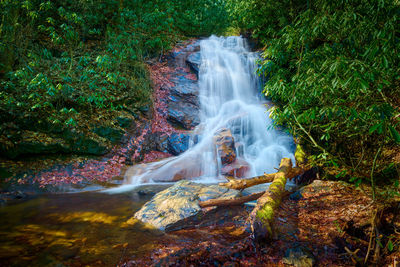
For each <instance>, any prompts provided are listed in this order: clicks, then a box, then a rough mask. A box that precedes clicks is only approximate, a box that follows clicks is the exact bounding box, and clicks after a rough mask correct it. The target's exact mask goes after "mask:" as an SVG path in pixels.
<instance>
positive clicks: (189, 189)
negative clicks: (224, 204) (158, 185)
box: [134, 180, 239, 231]
mask: <svg viewBox="0 0 400 267" xmlns="http://www.w3.org/2000/svg"><path fill="white" fill-rule="evenodd" d="M238 195H239V191H237V190H232V189H228V188H225V187H221V186H218V185H208V186H207V185H203V184H198V183H194V182H189V181H185V180H184V181H180V182H177V183H176V184H175V185H173V186H171V187H170V188H167V189H166V190H164V191H161V192H159V193H157V194H156V195H155V196H154V197H153V198H152V199H151V200H150V201H149V202H147V203H146V204H145V205H144V206H143V207H142V208H141V209H140V210H139V211H138V212H136V213H135V215H134V217H135V218H136V219H139V220H141V221H143V222H145V223H149V224H151V225H153V226H154V227H156V228H158V229H160V230H165V231H172V230H179V229H182V228H185V226H188V225H190V221H192V220H193V221H198V220H199V218H200V217H201V216H202V212H201V210H202V209H201V208H200V206H199V201H205V200H208V199H215V198H220V199H222V198H223V199H230V198H234V197H237V196H238ZM182 221H185V224H182Z"/></svg>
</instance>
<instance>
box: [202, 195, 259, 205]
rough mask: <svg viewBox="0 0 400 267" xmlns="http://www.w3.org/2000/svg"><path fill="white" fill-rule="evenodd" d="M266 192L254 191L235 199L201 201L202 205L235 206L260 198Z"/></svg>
mask: <svg viewBox="0 0 400 267" xmlns="http://www.w3.org/2000/svg"><path fill="white" fill-rule="evenodd" d="M263 194H264V192H259V193H254V194H251V195H248V196H244V197H238V198H234V199H210V200H206V201H201V202H199V205H200V207H202V208H206V207H213V206H235V205H241V204H243V203H246V202H249V201H253V200H256V199H258V198H260V197H261V196H262V195H263Z"/></svg>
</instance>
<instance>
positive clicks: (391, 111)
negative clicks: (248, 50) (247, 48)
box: [233, 0, 400, 182]
mask: <svg viewBox="0 0 400 267" xmlns="http://www.w3.org/2000/svg"><path fill="white" fill-rule="evenodd" d="M234 7H235V8H236V9H233V10H234V11H235V10H236V13H234V14H236V19H237V20H238V22H237V23H238V24H240V23H242V24H245V27H244V29H246V30H250V31H252V33H253V34H254V35H253V36H255V37H258V38H259V40H260V41H261V42H262V43H263V44H264V45H265V48H264V52H263V58H264V60H263V61H262V64H261V67H260V69H259V71H260V74H263V75H265V77H266V84H265V89H264V93H265V94H266V95H267V96H269V97H271V98H272V99H273V100H274V101H275V102H276V103H277V104H278V106H277V107H276V109H275V110H274V112H273V117H274V119H275V122H276V123H277V124H284V125H286V126H288V127H289V128H290V129H291V130H292V133H293V134H294V135H295V136H298V137H299V138H300V139H301V140H302V142H306V143H308V149H312V150H313V151H314V153H315V157H314V160H315V161H316V162H317V163H320V164H325V165H329V166H331V167H332V168H333V169H336V175H337V176H339V178H341V179H343V178H344V177H353V178H352V179H353V180H354V181H357V182H359V181H360V180H359V178H356V177H364V178H366V177H371V180H372V182H373V177H374V176H376V173H378V172H382V170H383V169H384V168H385V166H387V164H389V163H390V159H388V156H386V158H385V157H384V154H385V153H381V152H382V151H386V154H389V155H390V153H392V154H393V151H391V148H392V147H393V146H394V145H396V143H397V144H398V143H399V140H400V134H399V129H400V123H399V122H400V121H399V104H400V99H399V92H400V90H399V85H400V76H399V73H400V67H399V66H400V64H399V63H400V56H399V53H398V52H399V49H400V40H399V37H400V26H399V25H400V24H399V21H398V20H399V14H400V13H399V10H400V6H399V3H398V2H397V1H390V0H382V1H374V0H358V1H347V0H341V1H322V0H317V1H257V0H253V1H249V2H246V3H240V4H239V5H238V6H234ZM243 9H244V10H245V12H241V10H243ZM264 9H265V10H266V11H265V12H264V11H260V10H264ZM262 14H264V15H265V16H264V17H263V16H262ZM239 15H242V17H240V16H239ZM381 148H382V150H381ZM394 153H395V152H394Z"/></svg>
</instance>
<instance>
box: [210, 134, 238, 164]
mask: <svg viewBox="0 0 400 267" xmlns="http://www.w3.org/2000/svg"><path fill="white" fill-rule="evenodd" d="M214 144H215V146H216V148H217V153H218V156H219V157H220V158H221V163H222V165H227V164H230V163H232V162H234V161H235V159H236V151H235V140H234V138H233V136H232V133H231V130H229V129H227V128H222V129H220V130H218V131H217V132H216V133H215V135H214Z"/></svg>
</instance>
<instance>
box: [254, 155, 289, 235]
mask: <svg viewBox="0 0 400 267" xmlns="http://www.w3.org/2000/svg"><path fill="white" fill-rule="evenodd" d="M292 172H293V168H292V161H291V160H290V159H288V158H284V159H282V161H281V164H280V166H279V171H278V172H277V173H276V174H275V176H274V180H273V182H272V184H271V185H270V186H269V188H268V190H267V191H265V193H264V194H263V195H262V196H261V197H260V198H259V199H258V201H257V205H256V207H255V208H254V209H253V211H252V212H251V213H250V217H249V221H250V227H251V231H252V233H253V236H254V238H255V239H256V240H257V241H263V240H266V241H268V240H271V239H272V238H273V236H274V229H273V222H274V215H275V211H276V209H277V208H278V207H279V205H280V204H281V201H282V196H283V194H284V192H285V185H286V180H287V174H290V173H292Z"/></svg>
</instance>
